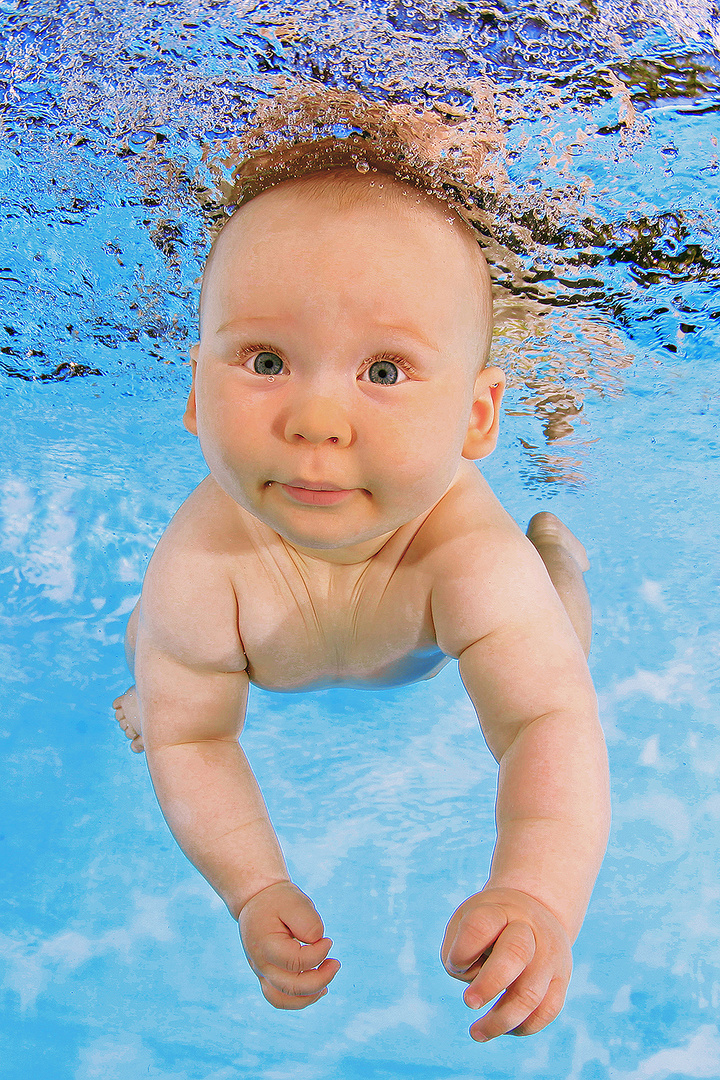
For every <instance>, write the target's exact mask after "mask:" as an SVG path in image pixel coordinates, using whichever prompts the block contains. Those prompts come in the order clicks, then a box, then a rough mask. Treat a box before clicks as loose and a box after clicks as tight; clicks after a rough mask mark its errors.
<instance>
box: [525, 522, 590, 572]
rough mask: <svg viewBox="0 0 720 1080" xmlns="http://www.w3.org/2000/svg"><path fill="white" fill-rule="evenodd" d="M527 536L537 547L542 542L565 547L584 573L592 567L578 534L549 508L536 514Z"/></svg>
mask: <svg viewBox="0 0 720 1080" xmlns="http://www.w3.org/2000/svg"><path fill="white" fill-rule="evenodd" d="M527 536H528V539H529V540H531V541H532V543H533V544H534V545H535V547H538V546H540V545H542V544H557V546H558V547H561V548H563V550H565V551H566V552H567V553H568V554H569V555H572V557H573V559H574V560H575V562H576V563H577V564H578V566H579V567H580V569H581V570H582V572H583V574H584V573H585V571H586V570H589V569H590V563H589V561H588V557H587V552H586V551H585V548H584V547H583V546H582V544H581V543H580V541H579V540H578V538H577V536H575V535H574V533H571V532H570V530H569V529H568V527H567V525H564V524H563V523H562V521H561V520H560V518H558V517H555V515H554V514H551V513H549V512H548V511H547V510H541V511H540V513H539V514H535V516H534V517H533V518H532V520H531V521H530V524H529V525H528V528H527Z"/></svg>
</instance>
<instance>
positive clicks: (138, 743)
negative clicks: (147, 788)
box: [113, 600, 145, 754]
mask: <svg viewBox="0 0 720 1080" xmlns="http://www.w3.org/2000/svg"><path fill="white" fill-rule="evenodd" d="M139 614H140V601H139V600H138V602H137V604H136V605H135V607H134V608H133V612H132V615H131V616H130V618H129V619H128V624H127V630H126V631H125V657H126V659H127V663H128V667H129V668H130V671H133V672H134V669H135V642H136V641H137V626H138V618H139ZM113 709H114V710H115V719H116V720H117V722H118V724H119V725H120V727H121V728H122V729H123V731H124V732H125V734H126V735H127V737H128V739H132V742H131V743H130V749H131V750H134V751H135V753H136V754H141V753H142V752H143V750H144V749H145V747H144V746H143V741H142V734H141V731H140V707H139V705H138V699H137V692H136V690H135V687H134V686H131V687H130V689H129V690H126V691H125V693H124V694H123V695H122V697H119V698H116V699H115V701H113Z"/></svg>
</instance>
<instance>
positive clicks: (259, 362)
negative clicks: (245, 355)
mask: <svg viewBox="0 0 720 1080" xmlns="http://www.w3.org/2000/svg"><path fill="white" fill-rule="evenodd" d="M250 363H251V364H252V369H253V371H254V372H255V373H256V374H257V375H279V374H280V373H281V372H282V369H283V367H284V362H283V361H282V360H281V359H280V357H279V356H278V355H277V353H274V352H259V353H257V355H256V356H253V357H252V358H251V360H250Z"/></svg>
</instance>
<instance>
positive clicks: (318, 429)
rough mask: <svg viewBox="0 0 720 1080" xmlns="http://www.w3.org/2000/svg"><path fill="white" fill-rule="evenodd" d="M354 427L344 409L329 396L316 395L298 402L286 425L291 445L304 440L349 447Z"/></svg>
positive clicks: (286, 436)
mask: <svg viewBox="0 0 720 1080" xmlns="http://www.w3.org/2000/svg"><path fill="white" fill-rule="evenodd" d="M352 437H353V436H352V428H351V426H350V423H349V421H348V419H347V416H346V413H345V410H344V409H343V407H342V406H341V405H340V404H338V402H336V401H333V399H332V398H328V397H317V396H315V395H313V396H311V397H306V398H304V399H303V400H302V401H299V402H298V403H297V404H296V406H295V408H293V409H292V410H291V412H290V415H289V416H288V418H287V423H286V425H285V438H286V439H287V440H288V442H299V441H301V440H302V441H305V442H309V443H313V444H314V445H319V444H320V443H324V442H331V443H334V444H335V445H336V446H349V445H350V443H351V442H352Z"/></svg>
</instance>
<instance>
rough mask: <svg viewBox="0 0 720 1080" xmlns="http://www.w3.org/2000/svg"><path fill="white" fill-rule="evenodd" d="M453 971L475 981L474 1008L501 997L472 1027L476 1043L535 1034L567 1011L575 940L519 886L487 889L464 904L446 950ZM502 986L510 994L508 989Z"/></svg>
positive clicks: (470, 998) (470, 999) (470, 994)
mask: <svg viewBox="0 0 720 1080" xmlns="http://www.w3.org/2000/svg"><path fill="white" fill-rule="evenodd" d="M440 955H441V958H442V962H443V964H444V965H445V968H446V970H447V972H448V974H450V975H452V976H453V978H455V979H462V981H463V982H467V983H470V986H469V987H468V988H467V990H466V991H465V993H464V995H463V997H464V1000H465V1004H466V1005H468V1006H469V1007H470V1008H471V1009H482V1007H483V1006H484V1005H487V1003H488V1002H489V1001H492V999H493V998H494V997H497V995H498V994H502V997H501V998H500V1000H499V1001H497V1002H496V1003H495V1005H493V1007H492V1009H490V1010H489V1011H488V1012H487V1013H485V1015H484V1016H483V1017H481V1018H480V1019H479V1020H476V1021H475V1023H474V1024H473V1025H472V1027H471V1028H470V1035H471V1036H472V1038H473V1039H475V1040H476V1041H477V1042H486V1041H487V1040H488V1039H494V1038H495V1037H496V1036H497V1035H504V1034H505V1033H506V1032H510V1033H511V1034H513V1035H534V1034H535V1033H536V1032H538V1031H541V1030H542V1028H544V1027H545V1026H546V1024H549V1023H550V1021H551V1020H554V1019H555V1017H556V1016H557V1015H558V1013H559V1012H560V1010H561V1009H562V1006H563V1002H564V1000H565V991H566V990H567V985H568V982H569V981H570V972H571V970H572V957H571V953H570V940H569V938H568V936H567V934H566V932H565V930H564V928H563V927H562V926H561V924H560V922H559V921H558V920H557V919H556V917H555V916H554V915H553V914H552V912H551V911H549V910H548V908H546V907H545V906H544V905H543V904H541V903H539V901H537V900H534V899H533V897H531V896H528V895H527V894H526V893H523V892H519V891H518V890H516V889H486V890H485V891H484V892H480V893H476V894H475V895H474V896H471V897H470V899H469V900H466V901H465V903H464V904H461V905H460V907H459V908H458V909H457V911H456V912H455V914H454V915H453V917H452V918H451V920H450V922H449V923H448V925H447V930H446V931H445V939H444V941H443V945H442V951H441V954H440ZM503 991H505V992H504V993H503Z"/></svg>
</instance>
